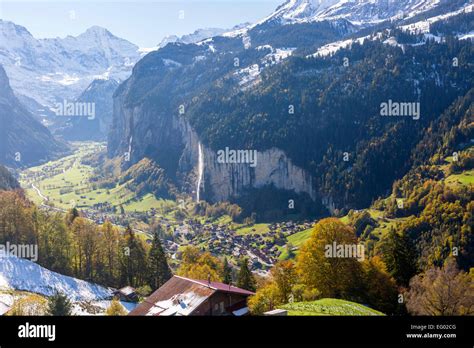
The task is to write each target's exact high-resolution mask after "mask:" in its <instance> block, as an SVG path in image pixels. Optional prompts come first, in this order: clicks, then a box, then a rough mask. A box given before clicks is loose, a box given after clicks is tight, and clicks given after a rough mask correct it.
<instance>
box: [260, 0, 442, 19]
mask: <svg viewBox="0 0 474 348" xmlns="http://www.w3.org/2000/svg"><path fill="white" fill-rule="evenodd" d="M447 1H449V0H288V1H287V2H285V3H284V4H283V5H281V6H280V7H278V8H277V9H276V10H275V12H274V13H272V14H271V15H270V16H268V17H267V18H265V19H264V20H263V21H261V22H260V24H261V23H264V22H270V21H278V22H280V23H284V24H288V23H301V22H311V21H321V20H334V19H346V20H349V21H351V22H352V23H354V24H371V23H377V22H381V21H384V20H389V19H393V18H399V17H402V18H407V17H412V16H415V15H417V14H419V13H422V12H425V11H427V10H430V9H432V8H434V7H436V6H438V5H439V4H441V3H446V2H447Z"/></svg>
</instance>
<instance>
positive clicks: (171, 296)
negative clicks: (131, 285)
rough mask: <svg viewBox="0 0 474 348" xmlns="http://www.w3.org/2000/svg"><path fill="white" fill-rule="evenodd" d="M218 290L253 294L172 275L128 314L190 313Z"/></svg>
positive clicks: (227, 286)
mask: <svg viewBox="0 0 474 348" xmlns="http://www.w3.org/2000/svg"><path fill="white" fill-rule="evenodd" d="M218 291H221V292H227V293H234V294H239V295H246V296H249V295H252V294H253V292H251V291H247V290H244V289H240V288H237V287H234V286H229V285H227V284H223V283H218V282H210V283H209V282H207V281H203V280H194V279H189V278H185V277H179V276H173V277H172V278H171V279H170V280H168V281H167V282H166V283H165V284H164V285H163V286H162V287H160V288H159V289H158V290H156V291H155V292H154V293H153V294H151V295H150V296H149V297H148V298H147V299H146V300H145V301H143V302H142V303H140V304H139V305H138V306H137V307H136V308H135V309H134V310H133V311H131V312H130V314H129V315H137V316H141V315H143V316H145V315H190V314H191V313H192V312H193V311H194V310H195V309H197V308H198V307H199V305H201V304H202V303H203V302H204V301H205V300H207V299H208V298H209V297H211V296H212V295H213V294H214V293H216V292H218Z"/></svg>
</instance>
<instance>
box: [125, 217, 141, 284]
mask: <svg viewBox="0 0 474 348" xmlns="http://www.w3.org/2000/svg"><path fill="white" fill-rule="evenodd" d="M122 245H123V253H122V255H121V270H122V277H121V279H122V285H130V286H133V287H135V288H137V287H140V286H142V285H144V284H145V281H146V275H147V274H146V273H147V267H146V266H147V264H146V261H147V260H146V251H145V247H144V245H143V243H142V242H141V240H140V239H138V238H137V237H136V236H135V233H134V232H133V230H132V229H131V227H130V226H127V229H126V231H125V239H124V241H123V242H122Z"/></svg>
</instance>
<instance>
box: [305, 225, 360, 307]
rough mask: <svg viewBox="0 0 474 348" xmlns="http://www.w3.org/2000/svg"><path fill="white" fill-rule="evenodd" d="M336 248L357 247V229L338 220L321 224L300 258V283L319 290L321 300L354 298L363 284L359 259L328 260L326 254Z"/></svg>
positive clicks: (316, 227) (334, 258)
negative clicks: (330, 249) (331, 248)
mask: <svg viewBox="0 0 474 348" xmlns="http://www.w3.org/2000/svg"><path fill="white" fill-rule="evenodd" d="M334 243H335V244H334ZM334 245H336V246H342V247H345V246H356V245H357V237H356V235H355V233H354V230H353V229H352V228H351V227H349V226H347V225H345V224H344V223H342V222H341V221H340V220H339V219H336V218H327V219H323V220H321V221H319V222H318V223H317V224H316V225H315V226H314V230H313V232H312V234H311V237H310V238H309V240H308V241H307V242H306V243H305V244H303V246H302V247H301V249H300V252H299V254H298V256H297V258H296V272H297V274H298V278H299V281H300V283H302V284H304V285H305V286H306V287H307V288H310V289H317V290H318V291H319V293H320V294H321V297H334V298H346V299H354V297H355V296H354V294H356V293H358V292H359V291H357V288H358V287H359V286H360V284H361V276H362V273H361V265H360V263H359V261H358V260H357V258H355V257H336V256H337V255H332V256H333V257H328V255H327V253H326V251H327V250H328V248H330V247H333V246H334Z"/></svg>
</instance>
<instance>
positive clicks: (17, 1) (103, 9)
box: [0, 0, 284, 47]
mask: <svg viewBox="0 0 474 348" xmlns="http://www.w3.org/2000/svg"><path fill="white" fill-rule="evenodd" d="M283 2H284V0H166V1H162V0H158V1H156V0H81V1H77V0H76V1H69V0H53V1H44V0H43V1H41V0H0V18H1V19H4V20H9V21H12V22H15V23H16V24H20V25H23V26H24V27H26V28H27V29H28V30H29V31H30V32H31V33H32V34H33V36H35V37H37V38H45V37H65V36H67V35H78V34H80V33H82V32H84V31H85V30H86V29H87V28H89V27H91V26H93V25H99V26H101V27H105V28H107V29H108V30H110V31H111V32H112V33H113V34H114V35H116V36H119V37H122V38H124V39H127V40H129V41H131V42H133V43H135V44H136V45H138V46H140V47H152V46H155V45H156V44H158V43H159V42H160V41H161V39H162V38H163V37H164V36H166V35H172V34H175V35H183V34H188V33H191V32H193V31H194V30H196V29H199V28H205V27H217V28H230V27H233V26H234V25H236V24H239V23H244V22H255V21H257V20H259V19H261V18H263V17H265V16H267V15H268V14H270V13H271V12H272V11H273V10H274V9H275V8H276V7H277V6H278V5H279V4H281V3H283ZM181 11H184V19H180V14H181V13H182V12H181Z"/></svg>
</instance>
